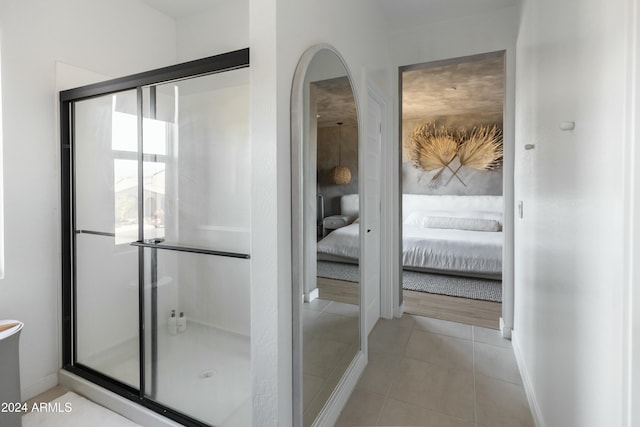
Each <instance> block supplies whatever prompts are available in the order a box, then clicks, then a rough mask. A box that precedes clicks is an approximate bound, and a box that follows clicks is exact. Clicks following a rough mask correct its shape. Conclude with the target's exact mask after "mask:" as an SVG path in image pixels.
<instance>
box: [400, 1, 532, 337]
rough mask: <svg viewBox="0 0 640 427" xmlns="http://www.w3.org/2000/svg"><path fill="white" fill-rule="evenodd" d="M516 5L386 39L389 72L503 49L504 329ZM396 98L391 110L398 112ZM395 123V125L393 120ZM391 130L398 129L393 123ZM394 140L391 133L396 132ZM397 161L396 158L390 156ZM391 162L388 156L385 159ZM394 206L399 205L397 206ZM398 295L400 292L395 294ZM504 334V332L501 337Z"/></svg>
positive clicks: (508, 315)
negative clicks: (390, 54)
mask: <svg viewBox="0 0 640 427" xmlns="http://www.w3.org/2000/svg"><path fill="white" fill-rule="evenodd" d="M519 14H520V9H519V6H518V7H516V6H514V7H508V8H504V9H498V10H494V11H490V12H486V13H483V14H478V15H473V16H466V17H462V18H458V19H455V20H450V21H442V22H437V23H433V24H430V25H426V26H423V27H413V28H407V29H403V30H396V31H394V32H393V33H392V34H391V50H392V52H393V63H394V66H395V67H400V66H403V65H412V64H420V63H425V62H430V61H437V60H442V59H450V58H457V57H463V56H468V55H475V54H480V53H487V52H495V51H501V50H505V51H506V55H505V62H506V75H505V89H506V95H505V102H504V109H505V116H504V123H503V134H504V164H503V170H502V173H503V177H504V188H503V195H504V204H505V216H504V231H505V249H504V253H503V265H504V271H503V278H502V280H503V302H506V304H504V305H503V318H504V321H505V326H506V328H507V329H510V328H511V327H512V322H513V312H512V311H511V308H512V304H510V303H508V301H510V300H512V298H513V246H512V243H511V242H512V235H513V206H514V204H513V179H512V177H513V164H514V163H513V152H514V142H513V141H514V108H515V107H514V102H515V56H516V55H515V45H516V38H517V35H518V25H519ZM397 102H398V99H397V97H396V110H395V111H398V109H397V108H398V104H397ZM396 120H398V119H397V118H396ZM396 126H399V125H398V123H397V122H396ZM396 135H397V132H396ZM395 156H397V154H395ZM389 157H391V154H389ZM398 203H399V202H398ZM399 292H402V291H401V289H400V290H399ZM508 333H509V331H507V334H508Z"/></svg>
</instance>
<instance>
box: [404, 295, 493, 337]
mask: <svg viewBox="0 0 640 427" xmlns="http://www.w3.org/2000/svg"><path fill="white" fill-rule="evenodd" d="M403 295H404V312H405V313H410V314H415V315H418V316H425V317H434V318H436V319H442V320H450V321H452V322H458V323H465V324H467V325H475V326H483V327H485V328H491V329H499V328H500V316H502V304H501V303H499V302H491V301H481V300H475V299H468V298H458V297H450V296H448V295H437V294H428V293H426V292H415V291H403Z"/></svg>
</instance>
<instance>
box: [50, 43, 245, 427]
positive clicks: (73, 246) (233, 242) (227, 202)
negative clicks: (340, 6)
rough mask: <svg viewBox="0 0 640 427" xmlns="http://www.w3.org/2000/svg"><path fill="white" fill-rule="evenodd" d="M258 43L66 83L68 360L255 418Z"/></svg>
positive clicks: (202, 415)
mask: <svg viewBox="0 0 640 427" xmlns="http://www.w3.org/2000/svg"><path fill="white" fill-rule="evenodd" d="M248 60H249V51H248V49H243V50H239V51H234V52H229V53H227V54H222V55H218V56H215V57H211V58H205V59H203V60H197V61H192V62H189V63H185V64H178V65H176V66H171V67H166V68H163V69H159V70H154V71H151V72H145V73H140V74H137V75H134V76H129V77H126V78H122V79H115V80H112V81H108V82H103V83H98V84H96V85H89V86H85V87H82V88H77V89H72V90H70V91H65V92H62V93H61V96H60V98H61V130H62V170H63V174H62V175H63V176H62V216H63V222H62V235H63V245H62V253H63V266H62V276H63V298H62V301H63V307H62V311H63V320H62V323H63V363H64V368H65V369H67V370H69V371H71V372H73V373H75V374H77V375H80V376H81V377H83V378H85V379H87V380H89V381H93V382H94V383H97V384H98V385H100V386H102V387H104V388H106V389H108V390H111V391H113V392H116V393H118V394H119V395H120V396H122V397H125V398H127V399H130V400H133V401H135V402H136V403H139V404H141V405H143V406H146V407H147V408H149V409H152V410H154V411H156V412H158V413H160V414H162V415H165V416H167V417H169V418H171V419H173V420H174V421H177V422H178V423H180V424H182V425H186V426H231V425H234V426H235V425H238V426H241V425H242V426H244V425H251V381H250V306H249V300H250V277H249V271H250V269H249V261H248V260H249V255H248V253H249V242H250V228H249V227H250V221H249V219H250V218H249V212H250V182H251V180H250V174H251V170H250V144H249V72H248V68H247V67H248V64H249V63H248Z"/></svg>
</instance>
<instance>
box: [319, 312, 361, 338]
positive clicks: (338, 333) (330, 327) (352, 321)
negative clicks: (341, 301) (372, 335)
mask: <svg viewBox="0 0 640 427" xmlns="http://www.w3.org/2000/svg"><path fill="white" fill-rule="evenodd" d="M323 314H324V315H325V316H331V317H332V320H331V322H330V323H329V324H327V325H326V328H325V329H324V330H323V331H322V332H320V333H319V334H318V336H320V337H322V338H324V339H329V340H333V341H339V342H343V343H346V344H354V343H359V342H360V319H359V318H357V317H347V316H340V315H337V314H330V313H323Z"/></svg>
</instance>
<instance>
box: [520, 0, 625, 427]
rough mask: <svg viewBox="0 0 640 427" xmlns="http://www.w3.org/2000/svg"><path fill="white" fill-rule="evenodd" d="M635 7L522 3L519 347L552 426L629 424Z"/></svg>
mask: <svg viewBox="0 0 640 427" xmlns="http://www.w3.org/2000/svg"><path fill="white" fill-rule="evenodd" d="M630 11H631V10H630V9H628V8H627V4H626V2H602V1H598V0H566V1H563V2H557V1H554V0H536V1H532V0H527V1H526V2H525V5H524V8H523V17H522V26H521V31H520V35H519V39H518V47H517V53H518V60H517V82H518V85H517V94H516V96H517V109H516V144H517V145H516V183H517V187H516V200H523V201H524V218H523V219H521V220H520V219H516V226H517V227H516V260H517V264H516V294H515V297H516V298H515V310H516V322H515V330H514V334H515V337H514V347H515V348H516V350H518V353H519V354H520V355H521V357H520V363H521V368H524V374H525V382H526V383H528V391H529V396H530V398H534V402H535V403H536V405H535V409H536V415H537V418H538V422H539V424H540V425H542V426H544V425H546V426H550V427H551V426H582V427H591V426H593V427H597V426H604V425H608V426H619V425H623V413H622V409H623V403H624V399H625V393H624V390H623V389H624V387H623V386H624V381H625V377H627V375H628V374H629V372H628V371H625V370H624V369H623V350H624V348H625V337H624V336H623V333H622V331H623V329H624V325H623V315H624V313H625V311H626V310H625V302H624V299H625V296H624V284H623V279H624V274H623V272H624V263H625V258H626V252H625V251H624V249H625V248H624V245H623V243H624V242H625V236H626V235H627V233H628V231H629V229H625V227H624V224H625V222H624V221H623V219H624V218H625V211H624V208H625V200H624V196H625V193H624V192H625V187H626V184H627V183H626V182H625V171H624V166H625V153H626V151H627V150H628V149H629V148H628V147H627V146H626V145H625V144H627V143H628V141H627V140H626V138H627V137H628V136H627V135H625V104H626V98H625V97H626V93H627V92H628V91H629V90H630V89H631V87H629V86H627V74H626V73H627V70H626V65H627V58H626V55H627V53H628V52H631V51H633V50H635V49H637V48H633V47H632V46H630V45H628V44H627V39H626V34H625V24H626V22H627V21H626V19H627V18H626V14H627V13H629V12H630ZM569 23H570V24H569ZM561 121H575V124H576V127H575V130H573V131H567V132H563V131H560V130H559V123H560V122H561ZM525 144H535V149H534V150H530V151H525V150H524V148H523V147H524V145H525ZM625 425H626V424H625ZM629 425H631V424H629Z"/></svg>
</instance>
